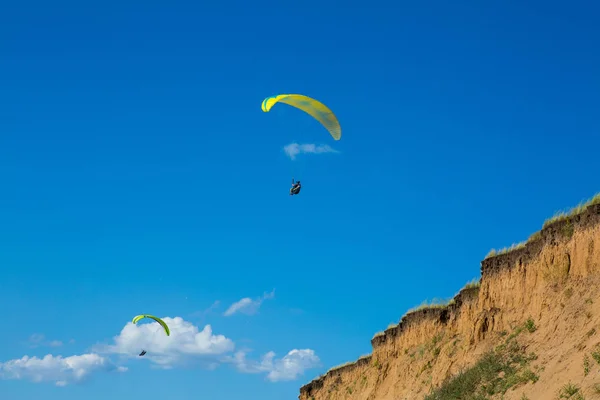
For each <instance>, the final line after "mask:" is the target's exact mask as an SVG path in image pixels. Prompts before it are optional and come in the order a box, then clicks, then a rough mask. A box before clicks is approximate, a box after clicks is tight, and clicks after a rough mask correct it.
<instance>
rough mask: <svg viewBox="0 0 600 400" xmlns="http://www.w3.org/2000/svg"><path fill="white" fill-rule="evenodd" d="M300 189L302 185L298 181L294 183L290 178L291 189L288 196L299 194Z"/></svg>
mask: <svg viewBox="0 0 600 400" xmlns="http://www.w3.org/2000/svg"><path fill="white" fill-rule="evenodd" d="M300 189H302V185H301V184H300V181H296V182H295V183H294V179H293V178H292V187H291V188H290V196H293V195H295V194H298V193H300Z"/></svg>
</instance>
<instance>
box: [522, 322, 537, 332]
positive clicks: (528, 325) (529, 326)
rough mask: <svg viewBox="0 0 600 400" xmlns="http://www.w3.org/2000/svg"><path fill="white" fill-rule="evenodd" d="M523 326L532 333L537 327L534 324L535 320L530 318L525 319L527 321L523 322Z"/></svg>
mask: <svg viewBox="0 0 600 400" xmlns="http://www.w3.org/2000/svg"><path fill="white" fill-rule="evenodd" d="M525 328H527V330H528V331H529V332H530V333H533V332H535V331H536V329H537V327H536V326H535V322H533V320H532V319H531V318H529V319H528V320H527V322H525Z"/></svg>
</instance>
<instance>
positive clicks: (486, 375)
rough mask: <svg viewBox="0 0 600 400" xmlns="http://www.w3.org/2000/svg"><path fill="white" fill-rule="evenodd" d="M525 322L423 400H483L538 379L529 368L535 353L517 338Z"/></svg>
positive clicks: (526, 324) (525, 325)
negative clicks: (524, 346)
mask: <svg viewBox="0 0 600 400" xmlns="http://www.w3.org/2000/svg"><path fill="white" fill-rule="evenodd" d="M528 321H530V320H528ZM532 322H533V321H532ZM528 325H529V324H528V323H525V324H524V325H523V326H521V327H519V328H517V329H516V330H515V331H514V332H513V334H511V335H510V336H508V337H507V339H506V340H505V342H504V343H503V344H501V345H500V346H498V347H497V348H496V349H494V350H492V351H489V352H487V353H485V354H484V355H483V356H482V357H481V358H480V359H479V361H477V363H475V365H473V366H472V367H470V368H468V369H466V370H463V371H461V372H460V373H459V374H458V375H456V376H454V377H453V378H451V379H449V380H447V381H446V382H444V383H443V384H442V385H441V386H440V387H439V388H437V389H436V390H432V392H431V393H430V394H429V395H427V396H425V399H424V400H459V399H460V400H486V399H491V398H492V396H494V395H496V394H504V393H506V392H507V391H508V390H509V389H511V388H514V387H516V386H518V385H522V384H527V383H528V382H532V383H535V382H537V380H538V379H539V376H538V375H537V374H536V373H535V372H533V371H532V370H531V368H530V367H529V364H530V362H531V361H533V360H535V359H536V358H537V356H536V355H535V354H529V355H527V354H525V352H524V350H523V348H522V347H521V346H520V345H519V343H518V342H517V340H516V338H517V336H518V335H519V334H520V333H521V332H522V331H523V330H524V329H526V327H527V326H528Z"/></svg>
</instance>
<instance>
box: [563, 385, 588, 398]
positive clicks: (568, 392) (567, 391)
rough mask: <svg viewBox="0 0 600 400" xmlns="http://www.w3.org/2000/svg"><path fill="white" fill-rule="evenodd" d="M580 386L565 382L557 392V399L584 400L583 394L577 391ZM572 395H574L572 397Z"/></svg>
mask: <svg viewBox="0 0 600 400" xmlns="http://www.w3.org/2000/svg"><path fill="white" fill-rule="evenodd" d="M579 390H580V388H579V387H578V386H576V385H573V384H572V383H567V384H566V385H565V386H563V387H562V389H561V390H560V392H559V394H558V398H559V399H573V400H584V398H583V395H582V394H581V393H580V392H579ZM573 396H574V397H573Z"/></svg>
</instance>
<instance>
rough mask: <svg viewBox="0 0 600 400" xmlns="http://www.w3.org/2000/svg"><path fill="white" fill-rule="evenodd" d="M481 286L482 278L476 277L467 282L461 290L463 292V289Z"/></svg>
mask: <svg viewBox="0 0 600 400" xmlns="http://www.w3.org/2000/svg"><path fill="white" fill-rule="evenodd" d="M480 286H481V279H480V278H475V279H473V280H471V281H470V282H467V284H466V285H465V286H464V287H463V288H462V289H460V291H461V292H462V291H463V290H467V289H475V288H478V287H480Z"/></svg>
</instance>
